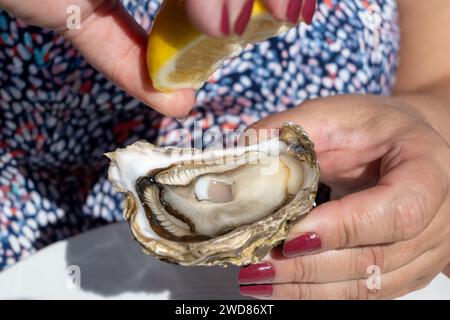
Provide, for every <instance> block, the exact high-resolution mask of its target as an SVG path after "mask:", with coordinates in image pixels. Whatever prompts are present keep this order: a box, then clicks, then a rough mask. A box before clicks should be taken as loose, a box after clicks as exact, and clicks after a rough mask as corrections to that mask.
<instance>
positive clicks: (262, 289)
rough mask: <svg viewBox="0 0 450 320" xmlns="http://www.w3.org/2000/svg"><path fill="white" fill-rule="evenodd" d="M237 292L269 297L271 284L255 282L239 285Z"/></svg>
mask: <svg viewBox="0 0 450 320" xmlns="http://www.w3.org/2000/svg"><path fill="white" fill-rule="evenodd" d="M239 293H240V294H241V295H243V296H251V297H271V296H272V294H273V286H272V285H271V284H255V285H252V286H240V287H239Z"/></svg>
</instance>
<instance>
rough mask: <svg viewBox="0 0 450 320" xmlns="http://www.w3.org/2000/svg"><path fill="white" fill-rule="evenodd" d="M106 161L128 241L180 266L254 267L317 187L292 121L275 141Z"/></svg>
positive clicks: (114, 156) (306, 146)
mask: <svg viewBox="0 0 450 320" xmlns="http://www.w3.org/2000/svg"><path fill="white" fill-rule="evenodd" d="M106 156H108V157H109V158H110V159H111V164H110V168H109V173H108V177H109V180H110V181H111V182H112V184H113V186H114V188H115V189H116V190H117V191H119V192H124V193H125V194H126V199H125V208H124V216H125V219H126V220H128V222H129V223H130V226H131V230H132V233H133V235H134V237H135V238H136V240H137V241H138V242H139V243H140V244H141V245H142V247H143V248H144V251H145V252H147V253H150V254H153V255H154V256H156V257H157V258H159V259H161V260H164V261H168V262H173V263H178V264H181V265H227V264H235V265H239V266H241V265H247V264H250V263H256V262H258V261H260V260H261V259H262V258H263V257H264V256H265V255H266V254H267V253H268V252H269V251H270V249H271V248H273V247H274V246H276V245H277V244H279V243H280V242H282V241H283V240H284V239H285V238H286V237H287V235H288V232H289V229H290V227H291V225H292V223H293V222H295V221H297V220H298V219H299V218H300V217H302V216H303V215H304V214H306V213H308V212H309V211H310V210H311V208H312V206H313V204H314V199H315V195H316V191H317V187H318V181H319V166H318V164H317V162H316V154H315V151H314V144H313V143H312V142H311V141H310V140H309V138H308V136H307V134H306V133H305V132H304V131H303V129H302V128H301V127H300V126H298V125H295V124H293V123H285V124H283V126H282V128H281V129H280V133H279V136H278V137H276V138H272V139H270V140H266V141H262V142H259V143H257V144H253V145H248V146H242V147H236V148H232V149H210V150H206V151H203V152H201V151H199V150H195V149H185V148H160V147H156V146H154V145H152V144H150V143H148V142H144V141H138V142H136V143H135V144H133V145H131V146H129V147H127V148H124V149H118V150H117V151H115V152H112V153H108V154H106Z"/></svg>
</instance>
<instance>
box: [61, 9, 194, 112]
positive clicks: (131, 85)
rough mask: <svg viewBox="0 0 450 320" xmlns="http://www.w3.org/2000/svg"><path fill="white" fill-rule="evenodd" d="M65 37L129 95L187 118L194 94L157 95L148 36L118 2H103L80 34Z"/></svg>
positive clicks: (163, 110) (70, 33) (66, 34)
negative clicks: (150, 69) (149, 61)
mask: <svg viewBox="0 0 450 320" xmlns="http://www.w3.org/2000/svg"><path fill="white" fill-rule="evenodd" d="M62 34H63V35H64V36H65V37H66V38H67V39H69V40H70V41H71V42H72V44H73V45H74V46H75V47H76V48H77V49H78V50H79V51H80V53H81V54H82V55H83V56H84V57H85V58H86V60H87V61H89V63H90V64H91V65H92V66H93V67H94V68H96V69H97V70H98V71H100V72H101V73H103V74H104V75H106V77H107V78H108V79H110V80H111V81H112V82H114V83H115V84H116V85H118V86H119V87H121V88H122V89H124V90H125V91H126V92H127V93H129V94H130V95H132V96H134V97H135V98H137V99H139V100H141V101H142V102H143V103H145V104H147V105H149V106H151V107H152V108H154V109H156V110H157V111H159V112H161V113H164V114H166V115H172V116H183V115H186V114H187V113H188V112H189V110H190V108H191V107H192V105H193V103H194V92H193V91H192V90H180V91H176V92H173V93H170V94H168V93H161V92H158V91H156V90H155V89H154V88H153V87H152V84H151V80H150V78H149V76H148V73H147V67H146V38H147V35H146V32H145V31H144V30H143V29H142V28H141V27H140V26H139V24H138V23H137V22H136V21H135V20H134V19H133V17H131V16H130V15H129V14H128V12H127V11H126V10H125V8H124V7H123V6H122V4H121V2H120V1H118V0H111V1H103V2H102V4H100V5H99V6H98V7H97V8H96V9H95V10H94V11H93V13H92V14H90V15H89V16H88V17H86V18H85V19H84V20H83V21H82V22H81V28H80V30H67V31H64V32H62Z"/></svg>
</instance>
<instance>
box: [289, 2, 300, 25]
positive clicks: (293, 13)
mask: <svg viewBox="0 0 450 320" xmlns="http://www.w3.org/2000/svg"><path fill="white" fill-rule="evenodd" d="M302 2H303V1H302V0H290V1H289V3H288V6H287V13H286V16H287V18H288V20H289V21H290V22H291V23H293V24H296V23H297V22H298V18H299V15H300V10H301V9H302Z"/></svg>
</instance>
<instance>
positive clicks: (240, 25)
mask: <svg viewBox="0 0 450 320" xmlns="http://www.w3.org/2000/svg"><path fill="white" fill-rule="evenodd" d="M253 1H254V0H247V2H246V3H245V5H244V7H243V8H242V10H241V13H240V14H239V17H238V18H237V20H236V23H235V25H234V32H236V33H237V34H238V35H240V36H242V35H243V34H244V31H245V28H246V27H247V25H248V22H249V21H250V17H251V15H252V10H253Z"/></svg>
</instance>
